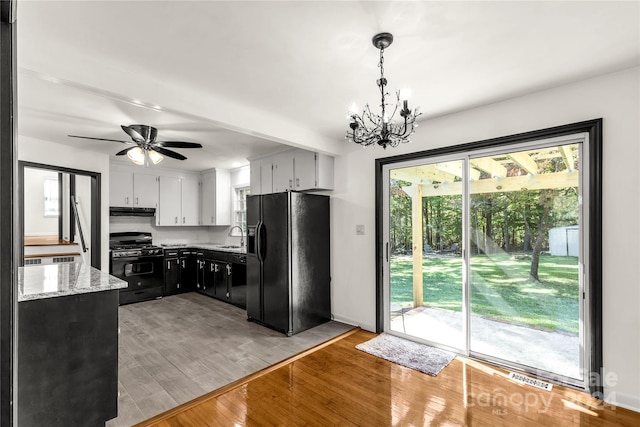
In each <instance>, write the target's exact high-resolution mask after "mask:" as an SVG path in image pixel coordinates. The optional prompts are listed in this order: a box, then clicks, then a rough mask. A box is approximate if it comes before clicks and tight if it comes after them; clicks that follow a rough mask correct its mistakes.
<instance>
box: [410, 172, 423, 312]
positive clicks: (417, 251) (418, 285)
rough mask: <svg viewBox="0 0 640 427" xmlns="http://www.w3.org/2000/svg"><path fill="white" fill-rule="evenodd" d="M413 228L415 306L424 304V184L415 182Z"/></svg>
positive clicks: (412, 211) (412, 212) (412, 207)
mask: <svg viewBox="0 0 640 427" xmlns="http://www.w3.org/2000/svg"><path fill="white" fill-rule="evenodd" d="M413 187H415V188H414V191H413V197H412V198H411V230H412V242H411V246H412V249H413V306H414V307H420V306H422V184H417V183H414V184H413Z"/></svg>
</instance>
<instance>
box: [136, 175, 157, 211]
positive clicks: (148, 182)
mask: <svg viewBox="0 0 640 427" xmlns="http://www.w3.org/2000/svg"><path fill="white" fill-rule="evenodd" d="M133 206H135V207H137V208H155V207H157V206H158V177H157V176H155V175H146V174H141V173H136V174H134V175H133Z"/></svg>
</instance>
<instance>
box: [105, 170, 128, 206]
mask: <svg viewBox="0 0 640 427" xmlns="http://www.w3.org/2000/svg"><path fill="white" fill-rule="evenodd" d="M109 206H120V207H123V206H124V207H132V206H133V173H132V172H118V171H111V172H110V174H109Z"/></svg>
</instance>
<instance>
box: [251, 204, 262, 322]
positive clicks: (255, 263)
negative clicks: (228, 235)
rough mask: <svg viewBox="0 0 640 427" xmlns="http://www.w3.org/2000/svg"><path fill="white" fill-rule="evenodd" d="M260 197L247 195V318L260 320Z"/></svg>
mask: <svg viewBox="0 0 640 427" xmlns="http://www.w3.org/2000/svg"><path fill="white" fill-rule="evenodd" d="M261 197H262V196H249V197H247V318H248V319H253V320H258V321H262V263H261V262H260V259H259V258H258V253H257V245H258V237H257V232H258V228H259V225H260V217H261V210H262V209H261Z"/></svg>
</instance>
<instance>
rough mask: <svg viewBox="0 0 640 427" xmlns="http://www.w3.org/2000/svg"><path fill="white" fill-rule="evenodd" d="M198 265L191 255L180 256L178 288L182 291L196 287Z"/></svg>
mask: <svg viewBox="0 0 640 427" xmlns="http://www.w3.org/2000/svg"><path fill="white" fill-rule="evenodd" d="M197 274H198V265H197V262H196V257H195V256H192V255H181V256H180V289H181V290H182V292H188V291H192V290H194V289H195V287H196V277H197Z"/></svg>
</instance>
